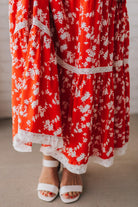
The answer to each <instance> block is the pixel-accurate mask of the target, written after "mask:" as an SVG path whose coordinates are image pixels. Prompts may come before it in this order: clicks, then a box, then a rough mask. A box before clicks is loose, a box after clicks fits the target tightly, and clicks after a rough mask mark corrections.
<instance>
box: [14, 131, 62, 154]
mask: <svg viewBox="0 0 138 207" xmlns="http://www.w3.org/2000/svg"><path fill="white" fill-rule="evenodd" d="M13 140H14V143H13V144H14V146H15V148H19V149H21V150H22V151H26V150H28V149H29V150H30V151H32V150H31V148H30V146H28V145H26V147H24V145H25V143H28V142H32V143H37V144H46V145H50V146H52V148H53V149H57V148H62V147H63V138H62V137H57V136H53V135H46V134H38V133H32V132H28V131H24V130H22V129H19V130H18V134H16V135H15V137H14V139H13Z"/></svg>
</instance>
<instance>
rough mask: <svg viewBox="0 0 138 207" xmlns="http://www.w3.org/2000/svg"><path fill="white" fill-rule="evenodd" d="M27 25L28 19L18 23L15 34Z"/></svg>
mask: <svg viewBox="0 0 138 207" xmlns="http://www.w3.org/2000/svg"><path fill="white" fill-rule="evenodd" d="M25 27H27V21H26V20H24V21H23V22H19V23H18V24H16V27H15V30H14V34H15V33H16V32H18V31H19V30H21V29H23V28H25Z"/></svg>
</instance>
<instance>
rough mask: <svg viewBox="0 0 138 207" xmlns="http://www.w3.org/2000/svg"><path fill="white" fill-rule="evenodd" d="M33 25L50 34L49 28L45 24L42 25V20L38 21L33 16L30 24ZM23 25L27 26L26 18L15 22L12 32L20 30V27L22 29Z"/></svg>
mask: <svg viewBox="0 0 138 207" xmlns="http://www.w3.org/2000/svg"><path fill="white" fill-rule="evenodd" d="M33 25H35V26H37V27H39V28H40V29H41V30H42V31H43V32H45V33H46V34H48V35H49V36H50V30H49V28H48V27H47V25H44V24H43V23H42V22H40V21H39V20H38V19H37V17H34V18H33V24H32V26H33ZM25 27H28V24H27V21H26V20H24V21H23V22H19V23H18V24H16V27H15V31H14V33H16V32H18V31H19V30H21V29H23V28H25Z"/></svg>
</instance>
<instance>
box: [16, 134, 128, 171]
mask: <svg viewBox="0 0 138 207" xmlns="http://www.w3.org/2000/svg"><path fill="white" fill-rule="evenodd" d="M48 136H49V135H48ZM23 140H24V141H22V140H21V139H20V138H19V136H18V134H16V136H15V137H14V139H13V147H14V149H15V150H16V151H18V152H32V146H28V145H25V142H28V141H30V139H29V140H28V139H27V140H25V137H23ZM31 142H33V143H39V144H44V142H43V141H42V142H43V143H42V142H41V141H40V140H39V139H31ZM127 148H128V143H126V144H125V145H124V146H123V147H121V148H114V156H113V157H111V158H109V159H102V158H100V157H98V156H90V157H89V161H88V163H87V164H83V165H72V164H69V163H68V159H67V157H66V156H65V155H64V154H63V153H61V152H60V151H57V150H56V149H55V148H53V147H43V146H41V147H40V152H42V153H43V154H44V155H49V156H52V157H54V158H55V159H57V160H58V161H60V162H61V163H62V164H63V165H64V166H65V167H66V168H67V169H68V170H69V171H70V172H72V173H76V174H83V173H86V170H87V166H88V164H89V163H90V162H91V161H93V162H94V163H97V164H100V165H102V166H104V167H110V166H111V165H113V163H114V157H115V156H122V155H124V154H125V153H126V150H127Z"/></svg>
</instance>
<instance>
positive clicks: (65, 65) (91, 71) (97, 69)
mask: <svg viewBox="0 0 138 207" xmlns="http://www.w3.org/2000/svg"><path fill="white" fill-rule="evenodd" d="M57 62H58V64H59V65H60V66H61V67H63V68H65V69H67V70H69V71H71V72H74V73H77V74H95V73H103V72H111V71H112V70H113V66H105V67H91V68H78V67H75V66H73V65H70V64H68V63H66V62H65V61H64V60H62V59H61V58H60V57H59V56H58V55H57Z"/></svg>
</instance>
